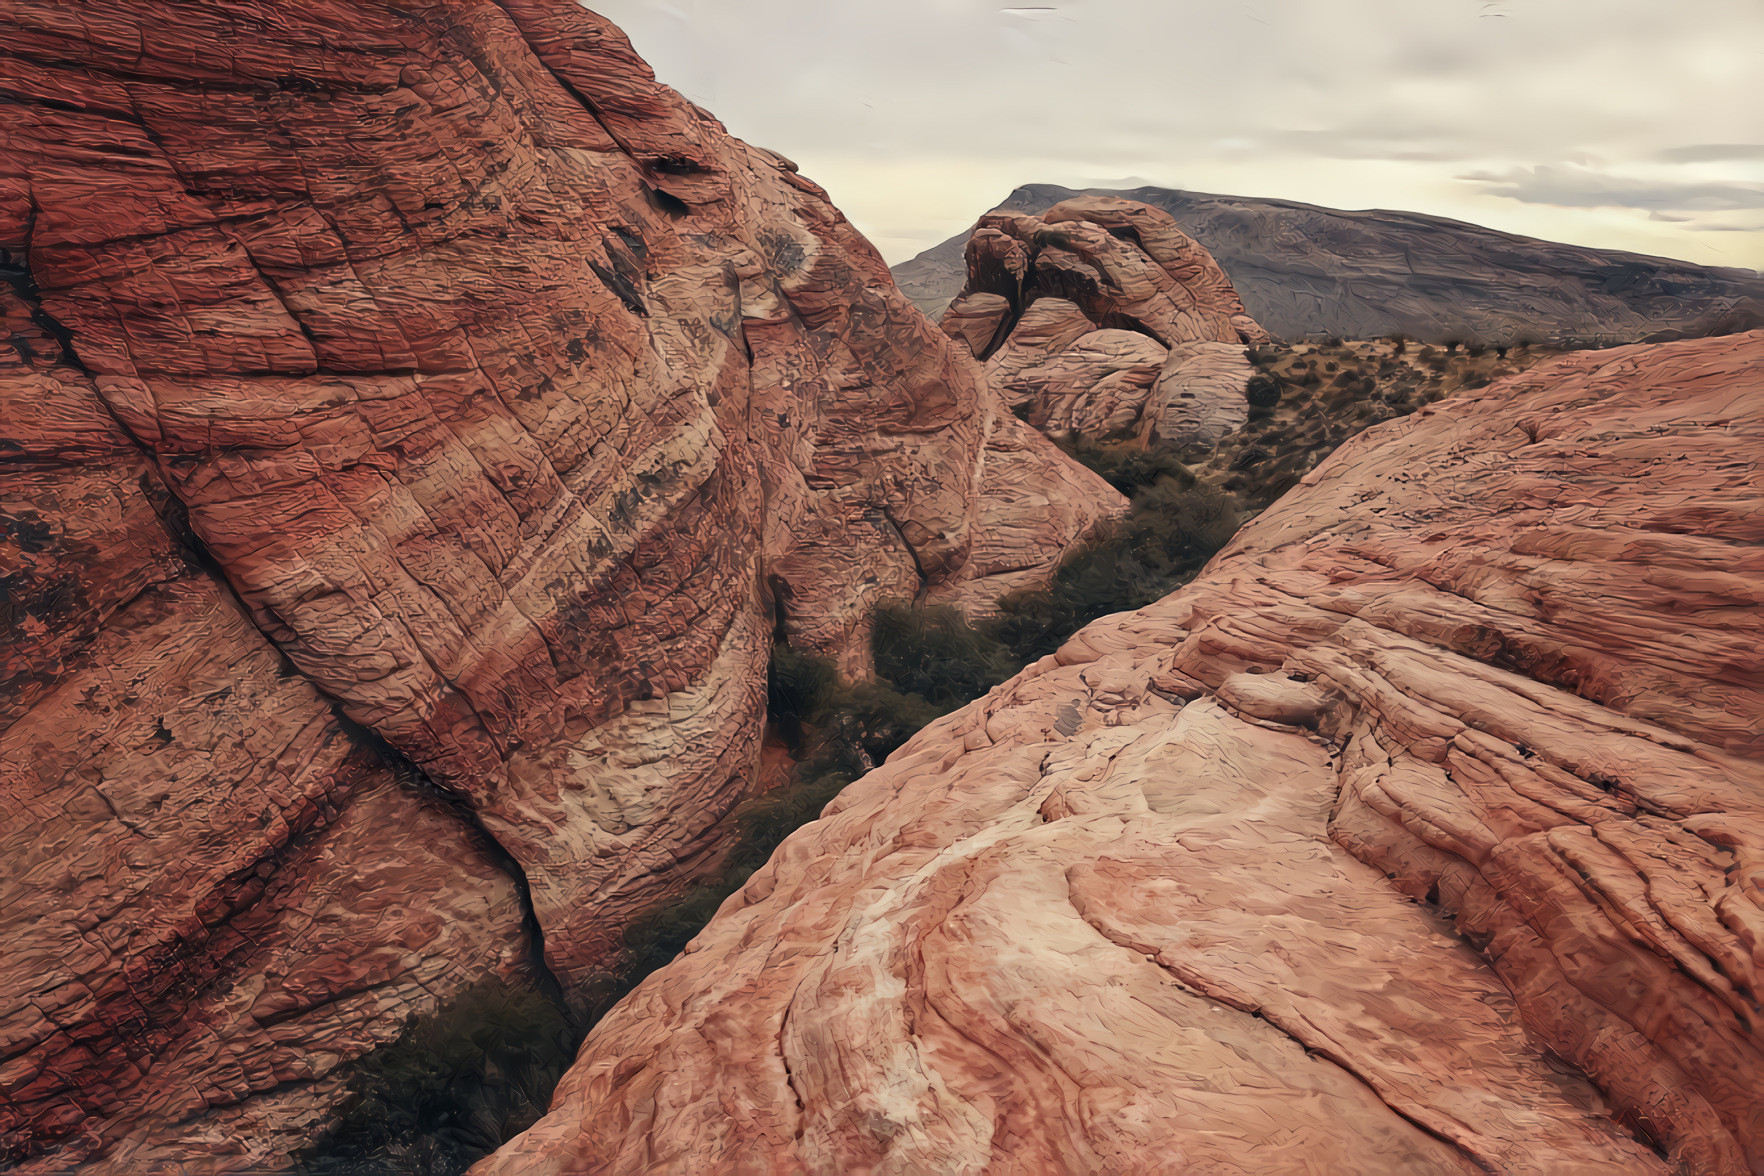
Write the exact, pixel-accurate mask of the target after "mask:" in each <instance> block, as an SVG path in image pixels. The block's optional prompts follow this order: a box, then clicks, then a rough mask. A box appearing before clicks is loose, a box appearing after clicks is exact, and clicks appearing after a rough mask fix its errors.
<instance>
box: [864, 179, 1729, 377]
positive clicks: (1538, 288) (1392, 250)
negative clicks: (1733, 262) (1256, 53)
mask: <svg viewBox="0 0 1764 1176" xmlns="http://www.w3.org/2000/svg"><path fill="white" fill-rule="evenodd" d="M1079 196H1084V197H1095V196H1103V197H1116V198H1124V199H1127V200H1133V201H1137V202H1140V203H1143V204H1148V205H1150V206H1152V207H1154V208H1157V209H1161V210H1162V211H1164V212H1167V213H1169V214H1170V215H1171V216H1172V217H1174V218H1175V220H1176V223H1177V224H1178V225H1179V226H1180V227H1181V229H1182V231H1183V232H1185V233H1187V234H1188V235H1190V236H1192V237H1193V238H1194V239H1195V240H1196V241H1197V242H1199V243H1200V244H1201V245H1202V246H1204V247H1205V248H1206V249H1207V251H1208V252H1209V253H1210V254H1211V255H1212V256H1213V257H1214V258H1215V259H1217V261H1218V263H1219V266H1220V268H1221V269H1222V270H1223V271H1224V273H1225V274H1226V275H1228V276H1229V277H1230V279H1231V282H1232V284H1233V286H1234V287H1235V288H1236V290H1237V292H1238V293H1239V294H1240V295H1242V297H1243V301H1244V305H1245V306H1247V307H1248V308H1249V313H1250V314H1251V315H1252V316H1253V317H1254V318H1255V320H1256V321H1257V322H1258V323H1260V324H1261V325H1262V326H1264V327H1266V328H1267V329H1268V330H1269V331H1270V332H1272V333H1273V334H1274V335H1275V336H1276V337H1278V338H1282V339H1293V340H1297V339H1306V338H1314V337H1320V336H1325V335H1335V336H1339V337H1342V338H1351V339H1371V338H1381V337H1383V336H1386V335H1392V334H1399V333H1401V334H1406V335H1409V336H1410V337H1412V338H1416V339H1426V340H1429V341H1431V342H1435V343H1443V342H1446V341H1448V340H1451V339H1463V340H1466V341H1472V342H1474V341H1481V342H1485V343H1491V344H1507V343H1515V342H1519V341H1521V340H1527V339H1529V340H1532V341H1534V342H1542V343H1550V344H1552V345H1556V346H1563V347H1576V346H1578V347H1585V346H1603V345H1607V344H1611V343H1630V342H1638V341H1660V340H1664V339H1672V338H1681V337H1692V338H1695V337H1701V336H1703V335H1710V334H1728V333H1732V332H1734V331H1745V330H1750V329H1754V328H1757V327H1760V326H1764V277H1760V276H1759V275H1758V274H1756V273H1754V272H1752V271H1751V270H1744V269H1725V268H1721V267H1716V266H1702V265H1693V264H1692V263H1690V262H1687V261H1674V260H1672V259H1670V258H1664V257H1645V256H1642V255H1640V254H1636V253H1624V252H1622V251H1619V250H1615V249H1589V248H1586V247H1584V246H1580V245H1564V244H1561V243H1559V242H1555V241H1540V240H1537V239H1536V238H1532V237H1521V236H1518V235H1516V234H1513V233H1502V232H1499V231H1497V230H1494V229H1488V228H1483V227H1482V226H1480V225H1471V224H1465V223H1464V222H1462V221H1454V220H1448V219H1446V218H1444V217H1438V216H1428V215H1425V214H1423V213H1418V212H1397V211H1392V210H1389V209H1370V210H1366V211H1359V212H1347V211H1343V210H1341V209H1336V208H1320V207H1318V206H1316V205H1313V204H1301V203H1299V202H1298V201H1295V200H1267V199H1257V198H1254V197H1249V196H1217V195H1210V194H1207V193H1204V192H1182V191H1175V190H1172V189H1169V188H1152V187H1146V188H1133V189H1131V190H1122V191H1115V190H1103V189H1090V190H1087V191H1083V192H1079V191H1075V190H1073V189H1071V188H1062V187H1060V186H1059V185H1057V184H1028V185H1025V186H1024V187H1021V188H1018V189H1017V190H1016V191H1015V192H1012V193H1011V194H1010V196H1009V197H1007V198H1006V199H1005V201H1004V202H1003V203H1002V204H1000V205H999V206H998V207H997V208H995V209H994V210H993V211H994V212H995V213H999V212H1021V213H1040V212H1041V211H1042V210H1044V209H1047V208H1050V207H1052V206H1053V205H1055V204H1058V203H1060V202H1061V201H1065V200H1070V199H1073V198H1074V197H1079ZM967 240H968V234H966V233H964V234H962V235H961V236H958V237H952V238H951V239H950V240H948V241H945V242H943V243H942V244H941V245H937V246H934V247H932V248H930V249H927V250H926V251H925V252H923V253H921V254H919V255H918V256H917V257H914V258H911V259H910V260H907V261H903V262H901V263H900V264H899V265H897V266H895V267H894V276H895V279H896V280H897V281H898V282H899V283H900V287H901V289H902V290H904V291H905V292H906V293H907V295H908V296H909V297H910V298H912V299H913V301H914V302H915V303H917V304H918V306H919V308H920V309H921V310H923V311H924V312H925V313H926V314H928V315H931V316H932V317H933V318H935V317H937V316H939V315H941V314H942V313H943V312H944V308H945V307H946V306H948V305H949V304H950V301H951V300H952V299H953V298H955V297H956V296H957V295H958V294H959V293H960V292H961V289H962V285H963V283H964V282H965V281H966V280H967V273H966V268H965V266H964V264H963V250H964V248H965V247H966V244H967Z"/></svg>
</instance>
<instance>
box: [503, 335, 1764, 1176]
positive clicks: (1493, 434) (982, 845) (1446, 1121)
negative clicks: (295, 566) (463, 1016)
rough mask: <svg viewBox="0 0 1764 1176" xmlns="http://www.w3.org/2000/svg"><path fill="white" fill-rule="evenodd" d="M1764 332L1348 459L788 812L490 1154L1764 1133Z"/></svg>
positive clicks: (1592, 1163)
mask: <svg viewBox="0 0 1764 1176" xmlns="http://www.w3.org/2000/svg"><path fill="white" fill-rule="evenodd" d="M1760 453H1764V332H1755V333H1752V334H1749V335H1742V336H1734V337H1730V338H1724V339H1715V340H1704V341H1697V342H1688V343H1672V344H1664V345H1657V346H1637V347H1628V348H1622V349H1617V350H1612V351H1605V352H1585V353H1580V354H1576V355H1571V356H1568V357H1565V358H1563V359H1560V360H1556V361H1552V362H1548V363H1545V364H1541V365H1539V366H1537V367H1535V368H1532V369H1530V370H1529V371H1526V372H1524V373H1522V374H1520V375H1518V376H1515V377H1513V378H1510V379H1507V380H1503V381H1501V382H1499V383H1496V384H1493V385H1491V386H1489V387H1486V388H1483V389H1480V390H1477V391H1474V392H1465V393H1462V394H1460V395H1459V396H1458V397H1455V398H1452V399H1448V400H1446V401H1443V402H1441V403H1438V404H1435V405H1432V406H1429V407H1426V408H1423V409H1422V410H1420V411H1419V412H1416V413H1415V414H1413V415H1411V416H1407V417H1404V418H1402V419H1400V420H1397V421H1392V422H1389V423H1387V424H1385V425H1382V426H1380V427H1378V428H1376V429H1373V430H1371V431H1370V432H1367V433H1364V434H1362V435H1360V436H1359V437H1357V438H1355V439H1354V440H1353V441H1351V442H1349V443H1348V444H1347V445H1346V446H1344V447H1343V448H1342V449H1341V450H1340V451H1338V452H1337V453H1336V454H1335V455H1334V456H1333V457H1331V458H1330V459H1329V460H1328V461H1327V462H1325V463H1324V464H1323V465H1321V466H1319V467H1318V468H1317V469H1316V470H1314V471H1312V472H1311V473H1310V474H1309V475H1308V476H1307V477H1306V478H1305V479H1304V482H1303V484H1302V485H1301V486H1300V487H1299V488H1298V489H1297V490H1295V491H1294V492H1292V493H1290V494H1288V495H1287V496H1286V497H1284V498H1283V499H1282V500H1281V501H1280V502H1279V503H1277V504H1276V505H1275V506H1273V507H1272V508H1271V509H1269V510H1268V511H1266V512H1265V513H1264V514H1262V515H1261V516H1260V517H1258V518H1257V519H1256V520H1255V521H1254V522H1253V523H1252V524H1251V525H1250V526H1248V527H1246V528H1245V529H1244V530H1243V531H1242V532H1240V534H1239V535H1238V537H1237V538H1236V539H1235V540H1234V542H1233V544H1232V546H1231V547H1229V548H1228V549H1227V550H1226V551H1224V552H1223V553H1221V554H1220V556H1218V557H1217V558H1216V559H1215V560H1214V561H1213V563H1212V564H1211V565H1209V567H1208V569H1207V570H1206V571H1205V572H1204V573H1203V574H1202V575H1201V576H1200V577H1199V578H1198V579H1197V580H1195V581H1194V582H1193V583H1192V584H1190V585H1188V586H1187V587H1185V588H1184V589H1182V590H1181V591H1179V592H1177V593H1175V594H1174V595H1172V596H1171V597H1169V598H1167V599H1165V600H1164V601H1162V602H1160V603H1159V604H1157V605H1153V606H1151V607H1148V608H1145V609H1142V610H1140V611H1138V612H1135V613H1127V614H1121V615H1118V616H1114V617H1110V618H1106V619H1104V620H1101V621H1098V622H1095V623H1094V624H1092V625H1090V626H1089V627H1087V628H1086V629H1084V630H1082V631H1081V632H1080V633H1079V634H1078V635H1077V636H1076V637H1074V638H1073V639H1072V640H1071V641H1070V642H1069V643H1068V644H1067V645H1066V646H1065V647H1063V648H1062V649H1061V650H1060V651H1059V652H1058V653H1057V654H1055V655H1053V656H1050V657H1047V658H1044V659H1042V660H1041V661H1040V662H1038V663H1036V664H1035V665H1033V666H1031V667H1030V668H1029V669H1027V670H1025V671H1024V672H1023V673H1022V674H1020V675H1019V676H1018V677H1016V678H1015V679H1013V680H1011V681H1010V682H1007V683H1005V684H1004V685H1002V686H999V687H997V688H996V689H994V690H993V691H992V692H991V693H990V694H988V695H987V696H986V697H985V698H983V699H981V700H979V701H977V702H975V703H973V704H971V705H969V706H968V707H966V708H965V709H963V710H961V711H958V712H956V713H954V714H952V715H949V716H947V717H945V718H943V719H941V720H939V721H938V722H937V723H935V724H933V725H932V726H930V727H928V728H926V729H925V730H924V731H922V732H921V733H920V734H919V735H918V736H917V737H916V738H915V739H914V740H913V741H912V742H910V743H909V744H907V745H906V746H905V747H903V748H902V749H901V750H900V751H899V752H897V753H896V754H895V755H894V756H893V757H891V759H890V760H889V762H888V763H887V764H886V765H884V766H883V767H882V768H880V769H878V770H877V771H875V772H872V773H871V774H869V775H868V776H866V777H864V778H863V779H861V780H859V781H858V782H857V783H855V784H853V785H852V786H851V787H849V788H848V789H846V791H845V792H844V793H842V794H841V795H840V797H839V798H838V799H837V800H836V801H835V802H834V803H833V804H831V805H830V806H828V809H827V811H826V812H825V813H824V814H823V816H822V818H821V819H820V820H819V821H818V822H816V823H814V824H812V825H809V826H807V827H805V828H804V829H802V830H799V831H798V832H797V833H796V834H795V835H793V836H792V837H791V838H790V839H789V840H787V841H786V842H785V843H784V844H783V845H782V846H781V847H780V849H779V850H778V852H777V853H776V855H775V856H774V858H773V860H772V861H771V863H770V864H769V865H768V866H767V867H765V868H764V869H763V870H761V871H760V872H759V873H757V874H756V875H755V876H754V877H753V878H752V879H751V880H750V881H749V882H748V884H747V885H746V887H745V888H744V889H743V890H742V891H740V892H739V893H738V894H737V895H736V896H734V897H733V898H731V899H730V900H729V901H728V902H727V903H726V904H725V905H724V907H723V909H722V910H721V911H720V912H719V914H718V916H717V918H716V919H715V920H714V921H713V922H712V923H711V924H710V925H709V926H708V927H707V928H706V929H705V931H704V932H703V933H701V934H700V935H699V937H698V938H697V939H696V940H695V941H694V942H693V943H692V945H691V946H690V947H689V948H688V950H687V951H686V952H685V953H684V954H683V955H682V956H681V957H680V958H679V959H678V960H676V961H675V962H674V963H673V964H672V965H670V966H669V967H668V968H666V969H664V970H663V971H661V972H658V973H656V974H655V975H654V976H652V977H651V978H650V979H649V980H648V981H647V982H646V983H645V984H644V985H643V986H642V987H641V988H639V989H638V990H637V991H636V992H635V993H633V994H632V996H630V997H629V998H627V1000H626V1001H625V1002H624V1003H623V1004H621V1005H620V1006H619V1007H618V1008H617V1009H616V1010H615V1011H614V1012H613V1013H612V1014H611V1015H610V1016H609V1017H608V1018H606V1019H605V1020H604V1021H603V1022H602V1023H601V1024H600V1025H599V1027H598V1028H597V1029H596V1031H595V1032H594V1034H593V1035H592V1036H591V1037H590V1038H589V1040H588V1043H587V1044H586V1046H585V1047H584V1049H583V1051H582V1053H581V1055H580V1057H579V1059H578V1062H577V1064H576V1066H575V1068H574V1069H573V1070H572V1072H571V1073H570V1074H569V1076H568V1077H566V1079H565V1081H564V1084H563V1085H562V1086H561V1087H560V1088H559V1092H558V1095H557V1097H556V1100H555V1101H554V1104H553V1110H552V1112H551V1113H550V1115H548V1116H547V1117H546V1118H545V1119H544V1120H542V1121H541V1122H540V1124H539V1125H538V1126H536V1127H535V1128H534V1129H532V1130H531V1131H529V1132H528V1133H527V1134H526V1135H524V1136H522V1137H520V1138H519V1139H517V1140H515V1141H513V1142H512V1143H511V1144H509V1145H507V1146H506V1147H505V1149H504V1150H503V1151H502V1152H500V1153H498V1154H497V1155H496V1156H494V1157H492V1158H490V1159H489V1160H486V1161H484V1162H483V1163H482V1164H481V1165H480V1166H479V1167H478V1168H477V1169H475V1170H474V1171H475V1176H513V1174H514V1173H520V1174H521V1176H535V1174H545V1173H563V1172H577V1171H589V1170H592V1171H596V1172H607V1173H617V1172H637V1171H644V1172H657V1171H667V1172H688V1171H690V1172H734V1171H808V1172H835V1171H857V1170H862V1171H899V1172H925V1171H968V1172H980V1171H990V1172H1030V1171H1033V1172H1047V1171H1071V1172H1080V1171H1082V1172H1131V1171H1148V1172H1195V1171H1207V1172H1222V1173H1223V1172H1243V1173H1269V1172H1295V1173H1296V1172H1315V1171H1330V1172H1335V1171H1341V1172H1348V1171H1351V1172H1366V1173H1373V1172H1390V1173H1399V1172H1400V1173H1420V1172H1428V1173H1468V1172H1479V1171H1496V1172H1510V1173H1537V1174H1539V1176H1543V1174H1546V1173H1547V1174H1551V1176H1557V1174H1561V1173H1585V1174H1587V1176H1592V1174H1594V1173H1613V1172H1635V1173H1666V1172H1669V1171H1671V1172H1687V1173H1700V1174H1705V1176H1717V1174H1719V1176H1743V1174H1745V1173H1750V1172H1754V1171H1756V1170H1758V1168H1759V1166H1760V1165H1761V1164H1764V1135H1761V1134H1760V1127H1761V1126H1764V1050H1761V1046H1764V1040H1761V1038H1760V1033H1759V1015H1760V1014H1759V1007H1758V1003H1757V1002H1758V988H1757V982H1758V981H1757V978H1758V974H1759V969H1760V968H1761V967H1764V938H1761V936H1760V931H1761V930H1764V872H1761V868H1764V867H1761V863H1764V744H1761V743H1760V731H1761V730H1764V722H1761V721H1760V720H1761V719H1764V660H1761V654H1760V650H1761V649H1764V609H1761V608H1760V607H1759V606H1760V604H1761V603H1764V516H1761V515H1760V513H1759V502H1760V497H1759V487H1760V484H1761V483H1760V468H1759V456H1758V455H1759V454H1760Z"/></svg>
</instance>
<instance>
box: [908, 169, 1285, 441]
mask: <svg viewBox="0 0 1764 1176" xmlns="http://www.w3.org/2000/svg"><path fill="white" fill-rule="evenodd" d="M967 259H968V281H967V285H966V286H965V287H963V289H962V293H961V294H960V295H959V296H958V297H957V298H956V300H955V301H954V302H952V303H950V306H949V310H948V311H947V312H946V313H945V315H944V318H943V321H942V326H943V330H944V333H945V334H947V335H948V336H949V337H950V338H952V339H954V340H956V341H957V342H960V343H964V344H966V345H967V347H968V349H969V350H970V351H972V352H973V354H974V356H975V357H976V358H979V359H983V360H985V361H986V375H987V380H988V382H989V384H990V385H991V387H992V389H993V390H994V392H996V393H997V395H998V396H999V397H1000V398H1001V400H1002V401H1003V403H1004V404H1005V405H1006V406H1007V407H1009V408H1011V409H1013V410H1015V411H1017V412H1020V413H1021V414H1022V415H1023V418H1024V419H1025V420H1027V421H1028V422H1029V423H1030V424H1032V425H1034V426H1035V427H1036V428H1037V429H1042V430H1046V431H1049V432H1079V433H1083V434H1086V435H1089V436H1095V437H1137V438H1141V439H1143V440H1146V441H1148V442H1149V441H1161V442H1165V443H1173V444H1183V443H1186V442H1191V441H1203V442H1206V441H1213V440H1216V439H1217V438H1219V437H1221V436H1223V435H1224V434H1225V433H1228V432H1230V431H1231V430H1232V429H1234V428H1236V427H1237V426H1238V425H1240V424H1242V423H1243V421H1244V418H1245V415H1246V413H1247V411H1248V404H1247V402H1246V401H1245V400H1244V389H1245V385H1246V384H1247V383H1248V380H1249V377H1250V375H1251V369H1250V364H1249V361H1248V359H1247V358H1245V355H1244V351H1243V344H1245V343H1265V342H1267V341H1268V335H1267V332H1265V331H1263V330H1262V329H1261V327H1259V326H1257V325H1256V323H1255V321H1254V320H1253V319H1251V318H1250V317H1249V316H1248V315H1247V314H1245V313H1244V309H1243V304H1242V303H1241V302H1239V301H1238V298H1237V294H1236V292H1235V291H1234V290H1232V288H1231V282H1230V281H1229V280H1228V279H1227V278H1226V277H1225V275H1224V273H1223V272H1222V271H1221V270H1220V269H1219V267H1218V266H1217V265H1215V264H1214V263H1213V259H1212V258H1211V257H1209V256H1208V255H1207V251H1206V250H1204V249H1202V248H1201V247H1200V246H1199V245H1196V244H1195V243H1194V242H1193V241H1192V240H1190V239H1189V238H1188V237H1186V236H1184V235H1183V234H1182V232H1181V231H1180V230H1178V229H1177V228H1176V225H1175V223H1174V222H1173V221H1172V220H1171V219H1170V218H1169V217H1168V216H1167V215H1165V214H1164V213H1162V212H1159V211H1158V210H1157V209H1155V208H1151V207H1148V206H1146V205H1143V204H1135V203H1133V202H1131V201H1127V200H1116V199H1113V198H1111V197H1091V196H1086V197H1079V198H1077V199H1073V200H1068V201H1065V202H1063V203H1060V204H1056V205H1055V206H1054V207H1053V208H1051V209H1049V210H1047V211H1046V212H1045V213H1043V214H1042V215H1041V216H1039V217H1034V216H1021V215H1009V214H992V215H988V216H986V217H983V218H981V222H980V225H979V227H978V228H976V229H975V230H974V236H973V238H972V239H971V240H970V241H969V242H968V250H967Z"/></svg>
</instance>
